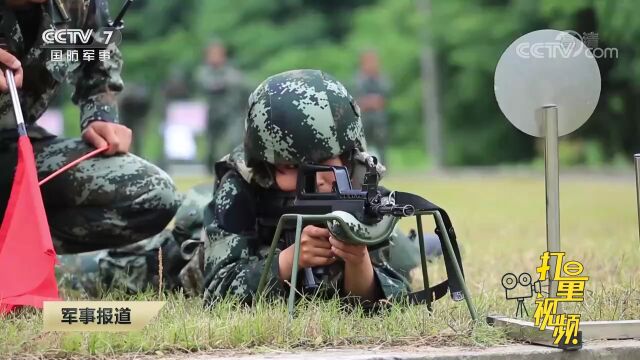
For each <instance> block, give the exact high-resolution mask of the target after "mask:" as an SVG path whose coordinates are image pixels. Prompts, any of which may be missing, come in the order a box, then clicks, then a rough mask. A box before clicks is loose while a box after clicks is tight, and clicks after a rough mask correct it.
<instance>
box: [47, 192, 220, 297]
mask: <svg viewBox="0 0 640 360" xmlns="http://www.w3.org/2000/svg"><path fill="white" fill-rule="evenodd" d="M212 188H213V185H212V184H203V185H199V186H196V187H194V188H193V189H191V190H190V191H188V192H187V193H186V194H185V195H184V196H180V203H181V205H180V207H179V208H178V211H177V212H176V216H175V218H174V222H173V229H171V230H170V229H165V230H163V231H162V232H160V233H159V234H157V235H155V236H153V237H151V238H148V239H145V240H142V241H139V242H137V243H135V244H131V245H127V246H123V247H119V248H113V249H108V250H102V251H94V252H90V253H85V254H77V255H62V256H58V261H59V266H58V268H57V274H56V275H57V278H58V284H59V285H60V287H61V288H70V289H73V290H79V291H81V292H85V293H86V294H87V295H89V296H91V297H97V296H100V295H101V294H103V293H104V292H106V291H111V290H114V289H115V290H120V291H124V292H125V293H129V294H135V293H137V292H142V291H145V290H148V289H152V290H157V289H158V288H159V287H160V286H162V288H163V289H164V290H166V291H174V290H178V289H183V290H184V291H185V293H186V294H189V295H192V296H198V295H200V294H202V289H203V276H202V268H203V251H202V247H201V246H199V239H200V233H201V231H202V210H203V209H204V207H205V206H206V204H207V203H208V202H209V201H210V199H211V191H212ZM182 245H185V246H182Z"/></svg>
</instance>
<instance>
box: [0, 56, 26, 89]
mask: <svg viewBox="0 0 640 360" xmlns="http://www.w3.org/2000/svg"><path fill="white" fill-rule="evenodd" d="M0 64H2V65H3V69H4V68H9V69H11V70H13V73H14V77H15V79H16V86H17V87H18V88H20V87H22V78H23V72H22V64H21V63H20V60H18V59H17V58H16V57H15V56H13V55H12V54H11V53H10V52H8V51H6V50H2V49H0ZM0 91H2V92H5V93H6V92H9V86H8V85H7V79H5V77H4V71H2V74H0Z"/></svg>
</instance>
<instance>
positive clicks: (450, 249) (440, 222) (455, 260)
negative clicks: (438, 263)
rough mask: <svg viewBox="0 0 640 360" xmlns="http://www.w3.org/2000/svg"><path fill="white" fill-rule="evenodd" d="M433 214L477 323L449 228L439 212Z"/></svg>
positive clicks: (476, 315) (470, 311)
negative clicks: (452, 244) (450, 237)
mask: <svg viewBox="0 0 640 360" xmlns="http://www.w3.org/2000/svg"><path fill="white" fill-rule="evenodd" d="M433 214H434V216H435V217H436V222H437V224H438V228H440V232H441V233H442V235H443V237H444V244H445V246H446V247H447V252H448V253H449V254H450V255H451V259H452V260H453V268H454V270H455V272H456V277H457V278H458V280H459V281H460V283H461V284H462V292H463V293H464V300H465V301H466V302H467V307H468V308H469V313H470V314H471V318H472V319H473V320H474V321H476V320H478V314H477V313H476V308H475V307H474V306H473V301H472V300H471V293H470V292H469V289H468V288H467V283H466V282H465V281H464V277H463V276H462V270H460V266H459V265H458V258H457V257H456V253H455V252H454V251H453V246H451V239H449V233H448V232H447V228H446V226H445V225H444V221H443V220H442V215H440V213H439V212H434V213H433Z"/></svg>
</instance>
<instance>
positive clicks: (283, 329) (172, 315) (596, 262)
mask: <svg viewBox="0 0 640 360" xmlns="http://www.w3.org/2000/svg"><path fill="white" fill-rule="evenodd" d="M202 180H203V179H195V178H194V179H183V180H181V181H180V183H179V186H180V187H181V189H182V190H185V189H187V188H188V187H189V186H192V185H194V184H196V183H199V182H202ZM385 185H386V186H388V187H390V188H396V189H402V190H403V191H410V192H416V193H419V194H422V195H424V196H425V197H427V198H429V199H431V200H432V201H434V202H435V203H437V204H439V205H441V206H443V207H444V208H446V209H447V211H448V212H449V214H450V215H451V217H452V220H453V223H454V225H455V227H456V232H457V234H458V238H459V240H460V243H461V247H462V255H463V260H464V265H465V273H466V275H467V279H468V284H469V286H470V289H471V292H472V294H473V296H474V301H475V303H476V305H477V307H478V311H479V314H480V316H481V318H482V319H484V317H485V316H486V315H487V314H493V313H498V314H504V315H513V313H514V312H515V309H516V303H515V302H510V301H507V300H505V299H504V290H503V289H502V287H501V285H500V279H501V277H502V275H503V274H505V273H506V272H513V273H516V274H520V273H521V272H529V273H531V274H532V275H534V279H535V278H537V276H535V268H536V266H538V265H539V259H538V257H539V256H540V254H541V253H542V252H543V251H544V249H545V246H546V242H545V200H544V181H543V179H542V178H541V177H540V178H531V177H526V176H522V177H515V176H511V177H480V176H464V177H461V178H451V177H437V178H426V177H419V176H412V177H405V178H399V177H395V178H389V179H387V180H386V181H385ZM561 191H562V193H561V226H562V246H563V250H565V251H566V252H567V257H568V258H569V259H574V260H578V261H581V262H582V263H583V264H584V266H585V274H586V275H588V276H590V280H589V282H588V283H587V291H586V296H585V297H586V301H585V303H584V304H582V305H576V306H573V307H567V308H568V309H567V310H575V311H578V312H580V313H581V314H582V318H583V320H617V319H639V318H640V291H638V290H636V289H637V288H638V286H637V285H638V280H637V279H638V271H639V270H638V269H639V268H638V265H637V264H638V263H639V260H640V256H639V255H640V250H639V248H640V243H639V241H638V226H637V217H636V216H637V215H636V209H635V188H634V186H633V182H632V179H631V178H629V179H628V180H619V179H614V180H608V181H605V180H589V179H584V180H576V179H572V180H571V181H568V180H567V181H562V183H561ZM410 225H411V224H409V223H407V222H406V221H405V222H403V223H402V224H401V226H403V227H404V228H409V227H410ZM429 269H430V278H431V281H432V283H435V282H436V281H437V280H438V279H439V278H442V276H443V269H442V266H441V264H431V265H430V268H429ZM416 274H417V275H419V274H418V272H416ZM413 282H414V284H417V285H416V286H419V284H420V281H419V276H418V277H416V278H415V279H414V281H413ZM159 297H160V296H159V295H158V294H157V293H153V292H148V293H144V294H140V295H138V296H137V297H136V298H137V299H147V300H158V299H159ZM70 298H74V297H73V296H71V297H70ZM108 298H110V299H111V298H119V299H128V297H126V296H123V295H121V294H116V293H113V294H110V295H109V296H108ZM160 298H162V297H160ZM167 301H168V303H167V305H166V306H165V308H164V309H163V310H162V311H161V313H160V314H159V316H158V317H157V318H156V319H154V320H153V321H152V323H151V324H150V325H149V326H147V327H146V328H145V329H144V330H142V331H139V332H132V333H43V332H42V331H41V327H42V320H41V315H40V314H39V313H38V312H36V311H28V312H25V313H21V314H18V315H12V316H10V317H8V318H6V319H2V320H0V354H3V355H2V356H4V355H7V356H10V357H16V356H18V355H25V354H29V355H33V356H60V357H64V356H77V357H85V356H88V355H91V356H96V357H110V356H112V355H115V354H124V353H128V354H131V353H137V354H139V353H146V354H154V353H156V352H161V353H164V354H166V353H171V352H191V351H215V350H219V349H234V351H251V352H263V351H270V350H289V349H297V348H320V347H324V346H332V347H336V346H394V345H409V346H415V345H421V344H422V345H432V346H453V345H462V346H478V347H484V346H491V345H495V344H502V343H505V342H508V340H507V339H506V338H505V337H504V336H503V334H502V333H501V332H500V331H499V330H497V329H494V328H491V327H489V326H487V325H485V324H483V323H481V322H480V323H475V324H474V323H473V322H472V321H471V320H470V318H469V315H468V313H467V311H466V307H465V306H464V302H461V303H454V302H452V301H451V300H450V299H448V298H445V299H443V300H440V301H438V302H437V303H436V304H434V305H435V306H434V313H433V315H431V316H430V315H429V314H428V313H427V312H426V309H425V308H424V307H423V306H408V305H403V304H397V305H392V306H390V307H389V308H388V309H387V310H385V311H383V312H382V313H380V314H378V315H373V316H366V315H365V314H363V312H362V311H360V310H355V311H347V310H345V309H342V308H341V306H340V305H339V303H338V302H337V301H333V302H331V301H330V302H320V301H310V302H304V303H302V304H300V305H299V306H298V308H297V311H298V316H297V317H296V318H295V319H294V320H293V321H292V322H290V323H289V322H288V318H287V313H286V306H285V305H284V304H283V303H282V302H274V303H268V302H265V303H260V304H259V305H258V306H256V307H255V308H246V307H242V306H240V305H238V304H237V303H235V302H234V301H233V300H228V301H225V302H223V303H221V304H219V305H217V306H216V307H214V308H213V309H211V310H205V309H204V308H203V306H202V302H201V300H199V299H186V298H184V297H182V296H181V295H180V294H173V295H169V296H168V297H167ZM527 308H528V310H529V313H530V314H533V310H534V305H533V303H532V301H529V302H527ZM2 356H0V357H2Z"/></svg>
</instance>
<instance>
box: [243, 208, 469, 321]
mask: <svg viewBox="0 0 640 360" xmlns="http://www.w3.org/2000/svg"><path fill="white" fill-rule="evenodd" d="M422 215H433V216H434V218H435V220H436V226H437V228H438V229H439V231H440V233H441V234H442V236H443V240H444V244H445V249H443V251H446V252H447V253H448V254H449V255H450V256H451V259H452V261H453V267H454V270H455V276H456V278H457V279H458V280H459V282H460V284H462V291H463V293H464V296H465V301H466V304H467V307H468V309H469V314H470V315H471V318H472V319H473V320H474V321H475V320H477V318H478V315H477V312H476V309H475V307H474V305H473V301H472V299H471V293H470V292H469V289H468V288H467V284H466V283H465V280H464V277H463V275H462V269H461V268H460V266H459V263H458V258H457V256H456V254H455V252H454V251H453V246H452V245H451V239H450V238H449V234H448V233H447V229H446V226H445V224H444V221H443V219H442V215H441V214H440V212H439V211H437V210H429V211H416V213H415V216H416V224H417V227H418V236H419V241H418V243H419V244H420V256H421V258H422V261H421V263H422V276H423V283H424V286H425V289H429V277H428V273H427V258H426V250H425V244H424V242H423V241H422V235H423V229H422V219H421V216H422ZM293 220H295V222H296V230H295V243H294V252H293V264H292V268H291V286H290V289H289V298H288V302H287V308H288V310H289V315H290V317H293V315H294V313H295V296H296V284H297V281H298V269H297V268H298V261H299V260H300V238H301V234H302V225H303V224H307V225H308V224H326V223H327V222H328V221H337V222H338V223H339V225H340V226H341V227H342V229H343V230H344V231H345V233H346V234H347V237H348V238H350V239H351V242H350V243H353V244H360V245H368V246H369V245H377V244H379V243H381V242H383V241H385V240H386V239H388V238H389V236H390V235H391V233H392V232H393V229H394V227H395V224H396V223H397V221H396V222H394V223H393V226H389V228H388V229H387V231H386V232H385V233H384V234H382V235H380V236H379V237H378V238H375V239H372V240H356V239H358V235H357V234H355V233H354V232H353V231H352V230H351V229H350V228H349V226H348V225H347V224H346V223H345V221H344V220H343V219H342V218H341V217H339V216H336V215H334V214H327V215H301V214H284V215H282V217H280V220H279V221H278V226H277V227H276V231H275V234H274V236H273V240H272V241H271V246H270V248H269V254H268V255H267V260H266V262H265V267H264V270H263V272H262V276H261V277H260V283H259V284H258V290H257V294H256V297H258V296H262V295H263V294H264V289H265V286H266V282H267V275H268V273H269V271H270V269H271V264H272V262H273V257H274V255H275V250H276V247H277V245H278V241H279V240H280V236H281V235H282V230H283V226H284V223H285V222H287V221H293ZM428 298H429V299H430V298H431V297H430V296H429V297H428ZM427 306H428V308H429V310H431V302H430V300H428V301H427Z"/></svg>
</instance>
